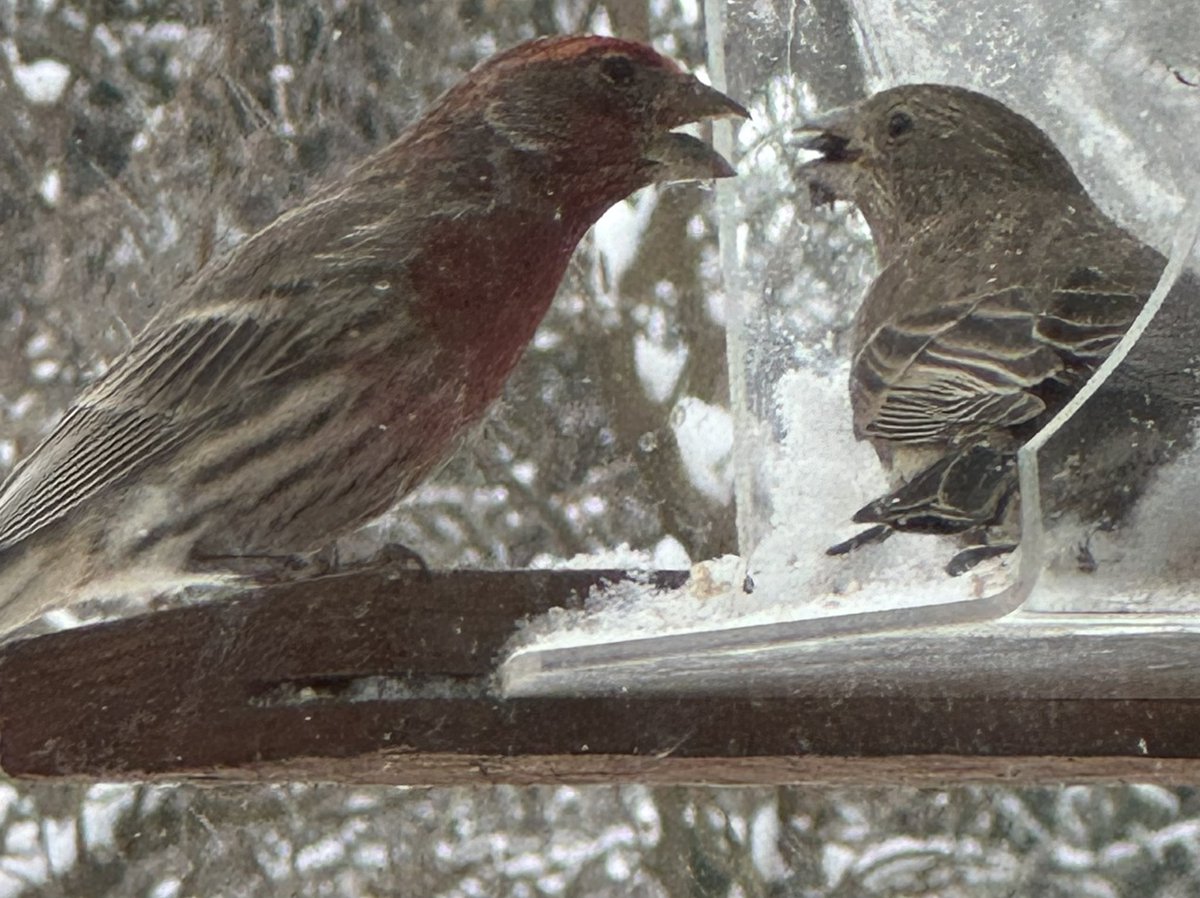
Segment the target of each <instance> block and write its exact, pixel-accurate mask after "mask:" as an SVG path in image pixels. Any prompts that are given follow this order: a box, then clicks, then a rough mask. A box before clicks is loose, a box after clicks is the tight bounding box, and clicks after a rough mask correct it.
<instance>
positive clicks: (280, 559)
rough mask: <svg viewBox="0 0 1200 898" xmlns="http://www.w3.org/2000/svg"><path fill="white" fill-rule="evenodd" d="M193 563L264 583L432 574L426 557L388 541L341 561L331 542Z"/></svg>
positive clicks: (208, 569) (218, 557)
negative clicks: (293, 551) (307, 550)
mask: <svg viewBox="0 0 1200 898" xmlns="http://www.w3.org/2000/svg"><path fill="white" fill-rule="evenodd" d="M192 566H193V567H194V568H196V569H197V570H201V571H214V572H217V571H219V572H223V573H233V574H237V575H240V576H243V577H246V578H248V579H251V580H253V581H255V582H256V583H259V584H261V585H264V586H265V585H269V584H273V583H289V582H295V581H298V580H312V579H315V578H317V577H328V576H331V575H333V574H349V573H367V572H380V573H388V574H397V573H400V572H402V571H411V570H417V571H420V572H421V574H422V576H423V578H424V579H426V580H429V579H431V578H432V576H433V575H432V574H431V573H430V570H429V565H428V564H426V563H425V559H424V558H422V557H421V555H420V554H419V553H418V552H416V551H415V550H413V549H410V548H408V547H407V546H403V545H401V544H400V543H388V544H386V545H383V546H380V547H379V549H377V550H376V551H374V552H372V553H371V554H370V555H368V556H366V557H364V558H356V559H354V560H352V561H343V560H342V559H341V558H340V557H339V553H338V549H337V546H336V545H331V546H327V547H326V548H324V549H320V550H318V551H316V552H313V553H311V554H308V555H214V556H206V557H203V558H196V559H193V562H192Z"/></svg>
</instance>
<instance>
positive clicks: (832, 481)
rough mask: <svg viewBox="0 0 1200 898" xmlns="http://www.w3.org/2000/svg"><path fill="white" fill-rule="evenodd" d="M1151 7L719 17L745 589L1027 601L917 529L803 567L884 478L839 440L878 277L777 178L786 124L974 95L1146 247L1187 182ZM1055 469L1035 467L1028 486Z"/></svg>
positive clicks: (1162, 10) (882, 487) (1165, 13)
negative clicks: (734, 137) (730, 164)
mask: <svg viewBox="0 0 1200 898" xmlns="http://www.w3.org/2000/svg"><path fill="white" fill-rule="evenodd" d="M1152 6H1153V7H1154V9H1153V11H1150V10H1148V9H1147V8H1145V7H1141V6H1139V7H1138V8H1136V9H1134V8H1133V7H1130V6H1128V5H1127V4H1117V3H1108V4H1102V5H1101V6H1100V7H1097V6H1095V5H1092V4H1077V3H1063V4H1045V3H1040V2H1016V3H1004V4H999V5H997V4H993V3H989V2H982V0H981V2H967V3H960V4H953V5H945V6H943V7H937V8H933V7H930V6H928V5H927V4H916V3H902V4H894V3H882V2H873V0H861V2H856V3H848V4H846V5H845V6H841V5H838V4H829V5H825V6H823V7H821V8H819V9H818V8H816V7H811V8H810V7H805V8H803V9H801V10H797V8H795V7H794V5H792V4H786V3H778V4H775V5H773V6H770V7H767V8H766V9H764V5H762V4H758V5H755V6H754V7H753V8H750V7H748V6H744V5H741V4H738V5H733V6H731V7H730V9H729V14H728V23H727V27H728V37H727V47H728V49H727V52H726V57H727V60H729V62H728V63H727V78H728V83H729V89H730V90H731V91H732V92H733V93H734V94H735V95H737V96H741V97H742V98H743V99H749V103H750V107H751V109H752V111H753V113H754V119H753V120H752V121H751V122H748V123H746V124H744V125H742V127H741V130H740V133H739V135H738V151H739V154H740V155H739V170H740V173H741V177H740V178H739V180H738V183H737V184H734V185H726V186H723V187H722V189H724V190H729V191H732V192H736V199H735V200H734V201H733V204H732V205H731V206H729V207H724V208H726V209H727V210H732V211H730V216H731V218H732V219H733V221H732V222H730V223H728V224H726V226H725V230H723V231H722V236H723V237H724V236H726V235H729V236H730V237H732V238H733V239H735V240H736V247H735V251H729V250H728V249H727V252H726V254H725V256H724V258H725V259H726V260H727V261H728V262H730V263H731V264H735V265H736V267H735V268H734V271H733V285H734V286H733V287H731V290H736V295H737V297H738V299H739V300H740V301H741V302H742V304H743V311H742V312H741V317H740V319H739V320H740V321H741V323H742V325H743V326H742V328H741V330H740V331H738V332H737V333H731V336H730V345H731V347H734V346H738V345H740V352H737V353H731V362H732V364H733V365H734V366H735V367H734V369H733V375H732V377H733V379H734V381H735V382H736V381H737V380H738V379H739V378H743V379H744V384H745V386H744V393H745V395H746V400H747V401H746V403H745V406H744V408H743V409H741V417H740V418H739V420H738V428H737V432H738V434H739V437H740V442H739V473H740V478H739V487H740V492H739V510H740V511H741V512H742V514H743V516H744V518H745V519H743V520H742V521H741V523H740V534H741V536H742V540H743V545H742V551H743V554H745V555H747V556H748V558H749V570H750V573H751V575H752V578H753V580H754V582H755V584H756V585H757V586H758V587H759V588H760V589H765V590H766V591H767V592H769V593H771V594H773V595H779V594H783V595H787V596H789V597H791V598H792V599H793V600H795V601H805V602H811V603H814V604H815V605H817V606H818V607H820V606H822V605H827V604H831V603H832V604H836V606H837V607H839V608H840V609H842V610H850V609H855V610H858V609H861V610H870V609H879V608H886V607H892V606H895V605H904V606H910V605H924V604H928V603H934V602H940V601H955V600H964V601H971V600H975V599H979V598H980V597H985V596H994V595H998V594H1000V593H1002V592H1004V591H1005V590H1009V596H1010V597H1012V598H1013V599H1014V600H1016V598H1017V597H1018V594H1020V595H1023V594H1024V593H1025V592H1026V591H1027V588H1028V587H1029V586H1030V585H1031V584H1030V583H1028V582H1026V583H1024V584H1022V586H1021V588H1019V589H1018V588H1017V587H1018V583H1017V581H1018V576H1019V574H1018V572H1019V571H1021V570H1024V571H1025V573H1026V574H1027V575H1028V574H1029V573H1030V572H1031V571H1036V570H1037V565H1032V566H1027V565H1026V564H1025V563H1023V562H1022V560H1021V557H1020V552H1018V553H1017V554H1016V555H1015V556H1009V557H1006V558H1005V557H1001V558H998V559H993V560H987V561H984V562H982V563H980V564H978V565H977V566H975V567H973V568H972V569H970V570H969V571H968V572H967V573H966V574H964V575H962V576H959V577H947V575H946V573H945V571H944V567H945V566H946V564H947V562H948V561H950V560H951V559H952V558H954V557H955V555H956V553H957V552H958V551H959V549H960V548H961V545H960V543H959V541H956V540H955V539H953V538H947V537H933V536H929V535H925V534H905V533H898V534H896V535H894V536H892V537H891V538H890V539H888V540H887V541H886V542H883V543H881V544H878V545H866V546H863V547H862V548H859V549H857V550H855V551H853V552H851V553H849V554H848V555H846V556H843V557H835V558H830V557H826V556H825V555H824V551H825V549H826V547H828V546H830V545H831V544H833V543H835V542H838V541H840V540H843V539H845V538H848V537H850V536H851V535H853V534H854V533H855V532H856V531H859V530H862V529H863V528H862V525H855V524H852V523H851V521H850V517H851V515H852V514H853V513H854V512H855V511H856V510H857V509H859V508H860V507H862V506H864V505H865V504H867V503H868V502H870V501H872V500H874V499H876V498H877V497H878V496H880V495H883V494H885V493H887V492H888V490H889V487H890V486H894V484H889V482H888V480H887V477H886V474H885V472H884V469H883V467H882V466H881V464H880V462H879V460H878V459H877V458H876V454H875V452H873V451H872V449H871V447H870V446H869V445H868V444H867V443H866V442H859V441H858V440H856V439H855V437H854V433H853V430H852V413H851V408H850V396H849V391H848V388H847V384H848V380H849V368H850V359H849V358H848V343H849V332H850V330H851V328H852V321H853V317H854V315H855V311H856V309H857V307H858V305H859V303H860V301H861V299H862V296H863V294H864V293H865V291H866V290H867V288H868V287H869V285H870V284H871V282H872V281H873V280H874V278H875V277H876V275H877V273H878V269H877V264H876V260H875V254H874V252H873V248H872V240H871V234H870V231H869V229H868V228H867V227H866V225H865V223H864V221H863V219H862V217H861V215H860V213H859V212H858V211H857V210H855V209H854V208H853V207H852V206H848V205H846V204H843V203H838V204H836V205H835V206H834V207H833V208H832V209H830V208H827V207H824V206H822V207H821V208H814V204H813V203H812V202H811V200H810V198H809V196H808V194H807V188H806V185H805V184H804V183H802V179H800V178H795V177H793V176H792V175H793V172H794V169H795V168H796V166H797V164H798V163H799V162H801V161H803V159H804V158H805V157H806V154H804V153H803V152H800V151H798V150H797V148H796V146H795V144H796V137H795V135H794V130H795V128H796V126H797V124H798V123H799V122H801V121H803V120H805V119H808V118H812V117H814V116H817V115H819V114H821V113H824V112H826V111H827V110H829V109H830V108H833V107H837V106H840V105H843V104H845V103H848V102H851V101H854V100H856V99H858V98H860V97H861V96H862V95H869V94H871V93H874V92H876V91H878V90H881V89H885V88H887V87H891V86H894V85H897V84H904V83H919V82H937V83H946V84H953V85H959V86H964V87H968V88H971V89H973V90H977V91H980V92H983V93H986V94H988V95H990V96H992V97H995V98H996V99H999V100H1000V101H1002V102H1003V103H1005V104H1006V105H1008V106H1009V107H1011V108H1013V109H1015V110H1016V111H1018V112H1020V113H1021V114H1022V115H1024V116H1026V117H1027V118H1029V119H1030V120H1031V121H1033V122H1034V123H1035V124H1036V125H1037V126H1038V127H1039V128H1041V129H1042V130H1043V131H1045V132H1046V133H1047V134H1048V135H1049V136H1050V137H1051V139H1052V140H1053V141H1054V142H1055V143H1056V144H1057V145H1058V147H1059V148H1060V150H1061V151H1062V152H1063V154H1064V155H1065V156H1066V158H1067V159H1068V161H1069V162H1070V163H1071V165H1072V167H1073V168H1074V169H1075V171H1076V173H1077V175H1078V177H1079V178H1080V180H1081V181H1082V182H1083V184H1084V185H1085V187H1086V188H1087V190H1088V192H1089V193H1090V195H1091V196H1092V198H1093V199H1094V200H1095V201H1096V203H1097V204H1098V206H1099V207H1100V209H1102V210H1103V211H1104V213H1106V214H1108V215H1109V216H1111V217H1112V218H1113V219H1114V220H1115V221H1117V222H1120V224H1121V225H1123V226H1124V227H1125V228H1127V229H1128V230H1129V231H1130V232H1131V233H1132V234H1134V235H1136V239H1140V240H1143V241H1147V242H1148V243H1149V244H1150V245H1152V246H1157V247H1160V248H1163V249H1166V248H1168V246H1169V244H1170V242H1171V241H1172V239H1173V237H1174V234H1175V231H1176V229H1177V224H1178V219H1179V215H1180V211H1181V209H1182V208H1183V205H1184V202H1185V200H1186V198H1187V197H1188V196H1189V195H1191V194H1192V193H1194V191H1195V185H1196V175H1195V167H1194V162H1193V161H1192V160H1191V159H1189V158H1188V153H1189V149H1188V147H1189V141H1188V139H1187V138H1186V136H1185V135H1188V134H1192V133H1196V123H1197V115H1198V114H1200V91H1198V90H1197V88H1196V87H1194V86H1193V85H1192V84H1191V83H1190V80H1189V72H1191V70H1192V68H1193V67H1194V66H1195V60H1196V55H1197V54H1196V50H1195V49H1194V44H1190V43H1189V42H1188V41H1187V40H1186V39H1185V38H1184V37H1183V36H1184V35H1188V34H1191V35H1193V36H1194V35H1196V33H1197V30H1198V26H1197V23H1196V21H1195V18H1194V9H1192V8H1190V7H1189V6H1188V4H1184V3H1178V2H1169V0H1168V2H1161V3H1155V4H1152ZM1185 122H1186V123H1187V124H1186V125H1184V124H1183V123H1185ZM985 214H986V210H985ZM1131 239H1132V238H1131ZM985 261H986V260H984V261H982V262H981V264H984V263H985ZM1164 261H1165V259H1161V258H1160V260H1159V262H1158V265H1159V267H1160V268H1161V265H1162V263H1163V262H1164ZM1096 264H1097V265H1099V266H1103V264H1104V263H1103V262H1102V261H1100V260H1098V261H1097V263H1096ZM1185 292H1186V288H1185ZM1176 304H1177V305H1179V306H1180V307H1181V308H1182V307H1183V306H1184V305H1185V303H1184V302H1183V301H1182V300H1181V301H1179V302H1178V303H1176ZM1188 314H1194V313H1187V312H1183V311H1181V312H1180V313H1179V314H1178V315H1176V320H1175V322H1174V323H1170V322H1162V323H1160V326H1161V329H1162V330H1164V331H1172V332H1177V331H1178V330H1179V329H1180V327H1181V326H1182V327H1186V326H1188V325H1187V323H1186V322H1183V321H1182V320H1181V319H1180V317H1179V316H1180V315H1183V316H1185V317H1186V316H1187V315H1188ZM1179 339H1182V338H1179ZM1147 353H1148V354H1150V355H1154V354H1155V353H1154V351H1153V350H1147ZM1176 354H1177V355H1179V353H1176ZM1135 357H1136V356H1135ZM1158 373H1161V372H1158ZM1047 448H1049V447H1047ZM1050 467H1051V468H1053V467H1054V465H1053V464H1051V465H1050ZM1061 473H1062V472H1061V471H1056V472H1053V473H1048V472H1047V471H1045V470H1044V471H1043V472H1042V477H1043V482H1045V480H1046V478H1047V477H1054V476H1055V474H1059V475H1061ZM746 493H748V494H749V496H750V501H749V502H745V501H742V496H743V495H745V494H746ZM1026 554H1028V553H1026Z"/></svg>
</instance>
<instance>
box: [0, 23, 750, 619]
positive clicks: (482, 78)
mask: <svg viewBox="0 0 1200 898" xmlns="http://www.w3.org/2000/svg"><path fill="white" fill-rule="evenodd" d="M745 114H746V113H745V110H743V109H742V107H740V106H739V105H738V104H736V103H735V102H733V101H732V100H730V99H729V98H728V97H726V96H724V95H723V94H721V93H719V92H717V91H716V90H713V89H712V88H710V87H707V86H705V85H703V84H701V83H700V82H699V81H698V80H696V79H695V78H693V77H692V76H690V75H688V74H686V73H684V72H682V71H681V70H680V69H679V68H678V67H677V66H676V65H675V63H673V62H671V61H670V60H668V59H666V58H664V57H662V56H660V55H659V54H658V53H656V52H655V51H654V50H652V49H650V48H649V47H647V46H644V45H642V44H637V43H631V42H628V41H622V40H617V39H613V38H603V37H591V36H576V37H563V38H548V39H541V40H535V41H531V42H528V43H525V44H522V45H520V46H518V47H516V48H514V49H512V50H509V51H507V52H505V53H502V54H499V55H498V56H495V57H493V58H492V59H490V60H488V61H486V62H484V63H483V64H481V65H480V66H478V67H477V68H476V69H474V70H473V71H472V72H471V73H470V74H468V75H467V76H466V77H465V78H464V79H463V80H462V81H461V82H459V83H458V84H457V85H456V86H455V87H453V88H451V89H450V90H449V91H448V92H447V93H446V94H445V95H443V96H442V97H441V98H440V99H439V100H437V101H436V102H435V103H434V104H433V105H432V106H431V107H430V109H429V110H428V111H427V112H426V113H425V114H424V115H422V116H421V117H420V118H419V119H418V120H417V121H416V122H414V123H413V125H412V126H410V127H409V128H408V129H407V130H406V131H405V132H404V133H403V134H402V135H401V136H400V137H399V138H398V139H397V140H396V141H395V142H394V143H392V144H391V145H390V146H388V147H386V148H384V149H382V150H380V151H379V152H377V153H375V154H374V155H372V156H370V157H369V158H367V159H365V160H364V161H363V162H362V163H360V164H359V165H358V166H357V167H356V168H354V169H353V170H352V171H350V172H349V173H348V174H346V175H345V176H344V177H341V178H339V179H338V180H336V181H333V182H331V183H329V184H327V185H326V186H325V187H323V188H322V189H320V190H318V191H317V192H315V193H314V194H313V195H312V196H310V197H308V198H306V199H305V200H304V201H303V202H301V203H300V204H299V205H298V206H297V207H296V208H294V209H292V210H291V211H289V212H287V213H286V214H284V215H282V216H281V217H280V218H278V219H277V220H276V221H275V222H273V223H272V224H270V225H269V226H267V227H266V228H264V229H263V230H262V231H260V232H258V233H257V234H254V235H253V236H251V237H249V238H248V239H247V240H246V241H245V242H243V243H242V244H241V245H239V246H238V247H237V248H236V249H234V250H233V251H232V252H231V253H230V254H229V255H227V256H226V257H224V258H222V259H219V260H216V261H214V262H212V263H211V264H209V265H207V266H206V267H205V268H203V269H202V270H201V271H200V272H198V273H197V274H196V275H195V276H194V277H193V278H192V279H191V280H190V281H189V282H188V283H187V284H185V285H184V286H183V287H181V288H180V291H179V294H178V295H177V296H175V297H173V298H172V299H171V300H170V301H169V302H167V303H165V305H164V308H163V310H162V311H161V312H160V313H159V314H158V315H157V316H156V317H155V318H154V319H153V320H152V321H151V322H150V324H149V325H148V326H147V327H146V328H145V330H143V331H142V333H141V334H140V335H139V336H138V337H137V338H136V339H135V341H134V343H133V345H132V347H131V348H130V350H129V351H128V352H127V353H126V354H125V355H124V356H123V357H121V358H120V359H118V360H117V361H116V362H115V363H114V365H113V366H112V368H111V369H110V370H109V371H108V373H107V374H106V375H105V376H104V377H103V378H101V379H100V380H99V381H97V382H96V383H95V384H93V385H92V386H91V387H89V388H88V389H87V390H85V391H84V392H83V393H82V394H81V395H80V396H79V398H78V399H77V400H76V401H75V403H74V404H73V405H72V407H71V408H70V409H69V410H68V411H67V413H66V415H65V417H64V418H63V420H62V422H61V423H60V424H59V425H58V427H57V428H56V429H55V430H54V431H53V432H52V433H51V434H50V436H49V437H48V438H47V439H46V440H45V441H44V442H43V443H42V444H41V445H40V446H39V447H38V448H37V449H36V450H35V451H34V452H33V454H32V455H31V456H30V457H29V458H27V459H26V460H25V461H23V462H22V463H21V465H20V466H19V467H18V468H17V470H16V471H15V472H14V473H13V475H12V476H11V477H10V478H9V480H8V482H7V483H6V484H4V486H3V488H2V489H0V628H2V629H9V628H11V627H13V626H15V625H18V624H20V623H22V622H23V621H25V620H28V619H29V618H30V617H31V616H33V615H34V614H36V613H37V612H38V611H40V610H41V609H42V608H43V607H44V606H46V605H49V604H52V603H58V602H60V601H62V600H64V599H66V598H69V597H70V596H72V595H76V594H80V593H87V592H89V591H95V590H94V587H96V586H97V585H98V584H103V583H105V582H106V581H108V580H111V579H112V578H115V577H122V576H123V575H130V576H132V575H133V574H135V573H139V572H150V573H155V572H165V573H167V574H168V575H169V574H172V573H176V572H186V571H188V570H191V569H193V568H196V567H198V566H207V565H208V564H209V563H210V562H211V560H212V559H214V558H216V559H221V558H225V557H229V556H240V557H243V558H244V557H247V556H250V557H253V556H281V555H288V554H292V553H308V552H311V551H314V550H316V549H319V548H322V547H324V546H326V545H328V544H330V543H331V542H332V541H333V540H334V539H336V538H337V537H338V536H340V535H342V534H345V533H347V532H349V531H351V530H353V529H355V528H357V527H359V526H360V525H362V524H364V523H365V522H367V521H369V520H371V519H372V518H374V517H376V516H378V515H379V514H381V513H382V512H383V511H385V510H386V509H387V508H388V507H389V506H391V505H392V504H393V503H394V502H395V501H396V500H397V498H398V497H400V496H402V495H403V494H404V493H406V492H408V491H409V490H411V489H412V488H413V487H414V486H415V485H416V484H418V483H419V482H420V481H421V480H422V479H424V478H425V477H426V476H428V474H429V473H430V472H431V471H433V470H434V469H436V468H437V467H438V466H439V465H441V464H442V463H443V462H444V461H445V460H446V459H447V457H448V456H449V455H451V454H452V453H453V452H454V450H455V449H456V447H457V445H458V444H459V442H460V441H461V439H462V438H463V436H464V434H466V433H467V432H468V430H469V429H470V428H471V427H472V426H473V425H474V424H475V423H476V422H478V421H479V420H480V419H481V418H482V417H483V415H484V413H485V412H486V410H487V409H488V407H489V406H490V405H491V404H492V402H493V401H494V400H495V399H496V398H497V397H498V396H499V394H500V392H501V389H502V388H503V386H504V383H505V381H506V379H507V378H508V375H509V373H510V372H511V371H512V369H513V367H514V366H515V364H516V362H517V360H518V358H519V357H520V355H521V353H522V351H523V350H524V348H525V347H526V345H527V344H528V343H529V341H530V339H531V338H532V336H533V333H534V330H535V329H536V328H537V326H538V323H539V322H540V321H541V319H542V316H543V315H544V314H545V312H546V309H547V307H548V305H549V303H550V301H551V299H552V298H553V296H554V293H555V291H556V289H557V287H558V285H559V282H560V280H561V278H562V276H563V272H564V270H565V268H566V265H567V262H568V260H569V259H570V256H571V253H572V252H573V251H574V249H575V246H576V244H577V243H578V242H579V240H580V238H581V237H582V236H583V234H584V232H585V231H586V230H587V229H588V228H589V227H590V226H591V225H592V224H593V223H594V222H595V221H596V220H597V219H598V218H599V217H600V216H601V215H602V214H603V213H604V212H605V211H606V210H607V209H608V208H609V207H610V206H612V205H613V204H614V203H616V202H618V201H619V200H621V199H622V198H624V197H625V196H627V195H628V194H630V193H632V192H633V191H635V190H638V189H639V188H642V187H645V186H647V185H649V184H652V183H655V182H660V181H671V180H683V179H696V178H719V177H727V176H729V175H732V174H733V171H732V169H731V168H730V167H729V165H728V163H727V162H726V161H725V160H723V159H722V158H721V157H720V156H718V155H717V154H716V153H715V152H714V151H713V150H712V149H711V148H709V147H708V146H706V145H705V144H703V143H701V142H700V141H698V140H696V139H695V138H694V137H690V136H687V135H684V134H678V133H673V132H672V131H671V129H673V128H676V127H678V126H679V125H682V124H685V123H687V122H693V121H696V120H698V119H701V118H705V117H710V116H723V115H739V116H740V115H745Z"/></svg>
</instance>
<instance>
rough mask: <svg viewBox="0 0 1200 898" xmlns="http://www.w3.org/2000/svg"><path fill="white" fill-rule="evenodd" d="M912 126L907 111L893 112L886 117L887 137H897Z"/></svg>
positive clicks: (910, 117)
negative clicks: (889, 116)
mask: <svg viewBox="0 0 1200 898" xmlns="http://www.w3.org/2000/svg"><path fill="white" fill-rule="evenodd" d="M912 128H913V120H912V116H911V115H909V114H908V113H907V112H893V113H892V115H891V118H889V119H888V126H887V131H888V137H899V136H900V135H901V134H905V133H907V132H909V131H911V130H912Z"/></svg>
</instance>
